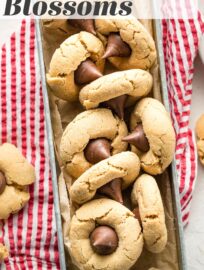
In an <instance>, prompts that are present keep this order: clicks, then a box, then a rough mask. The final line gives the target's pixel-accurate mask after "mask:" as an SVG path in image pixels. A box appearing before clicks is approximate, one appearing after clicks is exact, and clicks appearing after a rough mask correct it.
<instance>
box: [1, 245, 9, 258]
mask: <svg viewBox="0 0 204 270" xmlns="http://www.w3.org/2000/svg"><path fill="white" fill-rule="evenodd" d="M8 256H9V253H8V250H7V248H6V247H5V246H4V245H3V244H0V263H1V262H2V261H3V260H5V259H6V258H7V257H8Z"/></svg>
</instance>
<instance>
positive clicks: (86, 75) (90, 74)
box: [74, 59, 103, 84]
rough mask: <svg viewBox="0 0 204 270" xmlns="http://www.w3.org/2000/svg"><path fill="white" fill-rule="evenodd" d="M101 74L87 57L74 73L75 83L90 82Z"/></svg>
mask: <svg viewBox="0 0 204 270" xmlns="http://www.w3.org/2000/svg"><path fill="white" fill-rule="evenodd" d="M102 76H103V74H102V73H101V72H100V70H98V68H97V66H96V65H95V64H94V63H93V62H92V61H91V60H89V59H87V60H85V61H84V62H82V63H81V64H80V65H79V67H78V69H77V70H76V71H75V74H74V78H75V82H76V84H86V83H90V82H92V81H94V80H96V79H98V78H100V77H102Z"/></svg>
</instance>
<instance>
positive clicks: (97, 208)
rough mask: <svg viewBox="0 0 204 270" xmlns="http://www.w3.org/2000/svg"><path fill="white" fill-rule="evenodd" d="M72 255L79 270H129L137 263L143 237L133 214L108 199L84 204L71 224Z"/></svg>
mask: <svg viewBox="0 0 204 270" xmlns="http://www.w3.org/2000/svg"><path fill="white" fill-rule="evenodd" d="M69 238H70V254H71V256H72V258H73V261H74V262H75V264H76V265H77V266H78V268H79V269H86V270H96V269H98V270H99V269H106V270H126V269H129V268H130V267H131V266H133V265H134V263H135V262H136V261H137V259H138V257H139V256H140V254H141V252H142V248H143V236H142V232H141V228H140V225H139V222H138V220H137V219H135V218H134V215H133V213H132V212H131V211H130V210H128V209H127V208H126V207H124V206H123V205H121V204H120V203H118V202H115V201H113V200H109V199H98V200H93V201H91V202H89V203H86V204H84V205H83V206H82V207H81V208H80V209H79V210H77V211H76V213H75V215H74V216H73V218H72V220H71V225H70V231H69Z"/></svg>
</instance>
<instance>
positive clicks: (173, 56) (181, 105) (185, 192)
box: [163, 8, 204, 226]
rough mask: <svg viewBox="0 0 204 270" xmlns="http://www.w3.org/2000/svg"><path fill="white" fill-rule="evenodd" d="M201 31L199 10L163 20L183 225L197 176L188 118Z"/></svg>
mask: <svg viewBox="0 0 204 270" xmlns="http://www.w3.org/2000/svg"><path fill="white" fill-rule="evenodd" d="M184 11H185V8H184ZM201 33H204V21H202V18H201V15H200V13H199V14H198V19H197V20H192V19H189V20H168V21H167V20H163V49H164V57H165V66H166V75H167V85H168V94H169V101H170V108H171V117H172V120H173V123H174V127H175V130H176V135H177V146H176V155H175V157H176V168H177V173H178V182H179V192H180V199H181V210H182V219H183V223H184V226H185V225H186V224H187V223H188V218H189V211H190V205H191V200H192V195H193V190H194V186H195V181H196V175H197V151H196V144H195V138H194V134H193V131H192V130H191V129H190V128H189V119H190V112H191V98H192V81H193V74H194V65H193V61H194V58H195V57H196V55H197V51H198V44H199V38H200V35H201ZM195 90H196V89H195Z"/></svg>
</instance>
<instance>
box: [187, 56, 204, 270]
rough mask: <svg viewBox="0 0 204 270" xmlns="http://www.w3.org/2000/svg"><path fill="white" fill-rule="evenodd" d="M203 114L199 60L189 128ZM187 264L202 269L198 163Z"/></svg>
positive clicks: (203, 191)
mask: <svg viewBox="0 0 204 270" xmlns="http://www.w3.org/2000/svg"><path fill="white" fill-rule="evenodd" d="M202 113H204V65H203V64H202V62H201V60H200V59H199V58H197V59H196V61H195V76H194V81H193V98H192V110H191V120H190V125H191V128H192V129H193V130H194V129H195V123H196V121H197V119H198V118H199V116H200V115H201V114H202ZM185 241H186V243H185V244H186V249H187V250H186V252H187V262H188V269H189V270H203V269H204V167H202V166H201V164H200V163H199V165H198V175H197V182H196V186H195V191H194V195H193V201H192V206H191V214H190V222H189V225H188V226H187V228H186V229H185Z"/></svg>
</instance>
